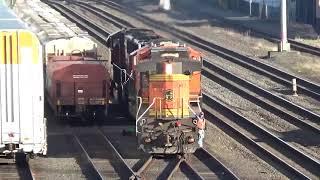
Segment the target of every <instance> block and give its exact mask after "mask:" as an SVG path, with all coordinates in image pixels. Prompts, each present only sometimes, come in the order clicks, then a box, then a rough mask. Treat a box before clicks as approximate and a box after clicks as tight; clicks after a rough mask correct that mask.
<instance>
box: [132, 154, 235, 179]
mask: <svg viewBox="0 0 320 180" xmlns="http://www.w3.org/2000/svg"><path fill="white" fill-rule="evenodd" d="M191 164H192V165H191ZM179 169H180V173H182V174H183V176H185V177H186V178H189V179H239V178H238V177H237V176H236V175H235V174H234V173H233V172H232V171H231V170H230V169H228V168H227V167H226V166H225V165H224V164H223V163H222V162H220V161H219V160H217V159H216V158H215V157H214V156H213V155H211V154H210V153H209V152H208V151H206V150H205V149H203V148H200V149H198V150H197V151H196V152H195V153H194V154H188V155H187V157H184V156H181V155H172V156H169V158H168V157H166V158H158V157H156V156H150V157H149V158H148V159H147V160H146V161H145V163H144V164H143V165H142V166H141V168H140V169H139V170H138V171H137V173H136V175H137V176H138V177H139V178H142V179H154V178H155V177H157V178H158V179H174V177H175V175H177V176H179V177H181V176H182V174H178V170H179ZM152 170H153V171H152ZM155 171H156V172H155Z"/></svg>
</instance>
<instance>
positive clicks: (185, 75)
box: [108, 29, 203, 154]
mask: <svg viewBox="0 0 320 180" xmlns="http://www.w3.org/2000/svg"><path fill="white" fill-rule="evenodd" d="M108 43H109V47H110V48H111V57H112V58H111V62H112V64H113V67H114V68H113V81H114V84H116V87H118V88H117V90H118V96H119V98H120V99H121V103H122V104H123V105H124V106H123V107H127V109H128V111H129V114H130V115H131V116H132V117H134V118H135V120H136V135H137V139H138V146H139V148H141V149H142V150H143V151H145V152H147V153H152V154H176V153H193V152H195V150H196V149H197V148H198V147H199V144H198V143H197V140H199V137H198V133H199V130H203V129H200V128H199V127H198V126H197V120H198V119H199V116H198V114H200V113H202V112H201V68H202V55H201V53H200V52H198V51H196V50H194V49H192V48H190V47H188V46H186V45H184V44H180V43H178V42H173V41H170V40H167V39H163V38H161V37H160V36H158V35H157V34H156V33H154V32H153V31H151V30H147V29H127V30H122V31H120V32H118V33H115V34H113V35H112V36H110V37H109V40H108Z"/></svg>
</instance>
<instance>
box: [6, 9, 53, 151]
mask: <svg viewBox="0 0 320 180" xmlns="http://www.w3.org/2000/svg"><path fill="white" fill-rule="evenodd" d="M43 82H44V80H43V57H42V48H41V44H40V41H39V40H38V38H37V36H36V35H35V34H34V33H33V32H31V31H30V30H28V28H27V27H26V26H25V25H24V23H23V22H22V21H20V20H19V18H17V17H16V16H15V15H14V13H13V12H12V11H11V10H10V9H8V8H7V7H6V6H4V5H0V155H2V156H12V155H19V156H16V157H25V156H24V155H25V154H27V155H29V154H43V155H45V154H46V153H47V133H46V120H45V118H44V93H43V86H44V83H43ZM19 152H21V153H19ZM20 155H23V156H20Z"/></svg>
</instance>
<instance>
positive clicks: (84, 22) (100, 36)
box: [42, 0, 110, 43]
mask: <svg viewBox="0 0 320 180" xmlns="http://www.w3.org/2000/svg"><path fill="white" fill-rule="evenodd" d="M42 1H43V2H45V3H47V4H48V5H49V6H51V7H52V8H54V9H55V10H57V11H58V12H60V13H61V14H63V15H64V16H65V17H68V18H69V19H71V20H72V21H73V22H75V23H76V24H77V25H79V26H80V27H82V28H84V29H85V30H87V31H88V32H89V33H90V34H91V35H92V36H94V37H95V38H96V39H97V40H99V41H100V42H102V43H107V37H108V36H109V35H110V33H108V32H106V30H105V29H104V28H103V27H101V26H99V25H98V24H95V23H94V22H92V21H91V20H90V19H88V18H87V17H84V16H83V15H80V14H79V13H77V12H74V10H72V9H71V8H69V7H68V6H66V5H64V4H62V3H59V2H55V1H51V0H42Z"/></svg>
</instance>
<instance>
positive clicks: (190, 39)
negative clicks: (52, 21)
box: [76, 0, 320, 101]
mask: <svg viewBox="0 0 320 180" xmlns="http://www.w3.org/2000/svg"><path fill="white" fill-rule="evenodd" d="M93 1H95V2H97V3H99V4H102V5H104V6H106V7H109V8H112V9H115V10H117V11H119V12H122V13H124V14H128V15H129V16H131V17H133V18H136V19H137V20H140V21H141V22H143V23H145V24H146V25H148V26H150V27H154V28H156V29H158V30H161V31H163V32H167V33H169V34H172V35H173V36H175V37H177V38H179V39H181V40H184V41H185V42H187V43H189V44H191V45H194V46H196V47H199V48H201V49H203V50H206V51H208V52H211V53H213V54H216V55H218V56H220V57H222V58H224V59H226V60H228V61H231V62H233V63H235V64H238V65H240V66H242V67H244V68H247V69H249V70H251V71H253V72H255V73H258V74H261V75H263V76H266V77H268V78H270V79H272V80H273V81H275V82H277V83H280V84H283V85H285V86H287V87H292V79H294V78H296V79H297V82H298V91H299V92H301V93H303V94H306V95H308V96H310V97H312V98H314V99H316V100H318V101H320V85H319V84H316V83H314V82H311V81H309V80H306V79H304V78H301V77H298V76H295V75H292V74H290V73H287V72H285V71H283V70H281V69H279V68H276V67H274V66H271V65H268V64H266V63H263V62H261V61H259V60H257V59H254V58H251V57H248V56H245V55H242V54H240V53H237V52H235V51H232V50H230V49H227V48H224V47H222V46H219V45H216V44H214V43H212V42H208V41H206V40H204V39H202V38H200V37H197V36H195V35H193V34H190V33H188V32H185V31H182V30H179V29H177V28H174V27H172V26H168V25H167V24H165V23H163V22H160V21H155V20H152V19H150V18H149V17H147V16H144V15H141V14H138V13H136V12H134V11H133V10H132V9H129V8H126V7H123V6H121V5H120V4H117V3H115V2H112V1H96V0H93ZM79 2H80V1H77V3H79ZM77 3H76V4H77ZM82 3H83V2H82ZM84 4H86V5H87V6H91V5H90V4H89V3H84ZM91 7H92V6H91ZM94 9H95V10H94V11H99V12H100V14H101V13H103V14H104V15H105V16H109V17H115V16H113V15H110V13H108V12H107V11H106V10H105V9H102V8H97V7H94ZM100 17H101V18H104V17H103V16H100ZM118 19H120V18H116V19H115V20H116V21H118ZM127 23H129V22H127ZM129 24H130V23H129ZM125 27H126V26H125ZM128 27H131V26H128Z"/></svg>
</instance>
